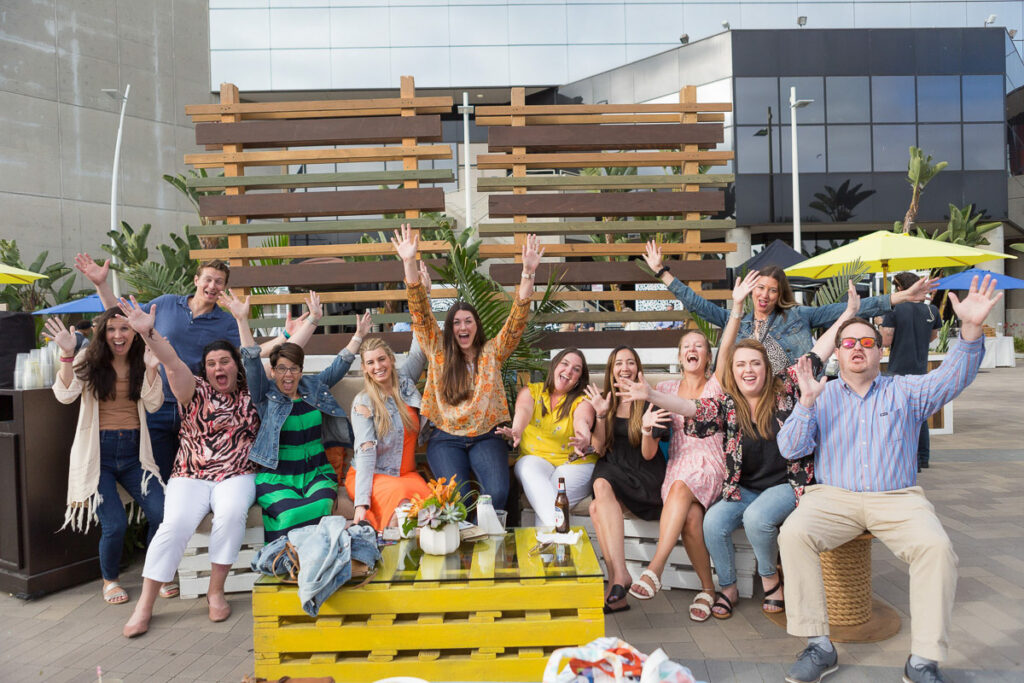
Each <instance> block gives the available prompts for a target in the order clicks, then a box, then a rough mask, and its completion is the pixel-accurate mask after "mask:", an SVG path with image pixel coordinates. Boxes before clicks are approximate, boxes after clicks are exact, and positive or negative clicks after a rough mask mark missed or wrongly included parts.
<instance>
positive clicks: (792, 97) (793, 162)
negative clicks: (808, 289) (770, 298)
mask: <svg viewBox="0 0 1024 683" xmlns="http://www.w3.org/2000/svg"><path fill="white" fill-rule="evenodd" d="M813 101H814V100H798V99H797V98H796V87H790V89H789V137H790V142H791V143H792V144H791V151H790V162H789V163H790V168H791V169H792V171H793V249H794V250H795V251H796V252H797V253H800V251H801V241H802V240H801V238H800V164H799V157H798V156H797V145H796V110H797V109H800V108H801V107H806V106H807V105H808V104H810V103H811V102H813Z"/></svg>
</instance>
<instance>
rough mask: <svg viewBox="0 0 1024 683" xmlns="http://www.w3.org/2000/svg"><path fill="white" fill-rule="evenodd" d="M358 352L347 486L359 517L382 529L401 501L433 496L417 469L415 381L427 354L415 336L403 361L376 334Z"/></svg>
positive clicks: (419, 400)
mask: <svg viewBox="0 0 1024 683" xmlns="http://www.w3.org/2000/svg"><path fill="white" fill-rule="evenodd" d="M360 354H361V356H362V360H363V390H362V391H360V392H359V393H358V394H356V397H355V399H353V401H352V428H353V430H354V431H355V444H356V446H355V448H356V450H355V456H354V458H353V462H352V467H350V468H349V469H348V474H347V475H346V477H345V489H346V490H347V491H348V495H349V497H350V498H351V499H352V501H353V502H354V503H355V506H356V513H355V521H356V522H360V521H362V520H364V519H366V520H368V521H369V522H370V524H372V525H373V528H375V529H377V530H378V531H379V530H380V529H382V528H383V527H385V526H391V525H392V524H393V523H394V521H395V519H394V513H395V508H397V507H398V506H399V505H401V504H402V503H405V502H407V501H411V500H412V499H413V497H415V496H419V497H420V498H423V499H425V498H428V497H430V488H429V487H428V486H427V482H425V481H424V480H423V477H421V476H420V475H419V473H418V472H417V471H416V444H417V443H418V441H419V434H420V405H421V403H422V397H421V396H420V392H419V391H418V390H417V389H416V381H417V380H418V379H419V378H420V375H421V374H422V373H423V367H424V365H426V360H427V359H426V356H424V355H423V351H421V350H420V347H419V344H418V343H417V342H416V338H415V337H413V340H412V346H411V347H410V348H409V353H408V355H407V356H406V358H405V361H403V362H402V364H401V365H398V364H397V363H396V359H395V352H394V351H392V350H391V347H390V346H389V345H388V343H387V342H386V341H384V340H383V339H380V338H377V337H375V338H373V339H367V340H366V341H365V342H363V346H362V348H361V349H360Z"/></svg>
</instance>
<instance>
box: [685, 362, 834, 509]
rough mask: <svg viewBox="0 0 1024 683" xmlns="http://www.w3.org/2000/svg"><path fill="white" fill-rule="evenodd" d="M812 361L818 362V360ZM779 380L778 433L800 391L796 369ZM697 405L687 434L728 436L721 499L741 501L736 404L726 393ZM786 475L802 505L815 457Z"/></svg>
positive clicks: (740, 446)
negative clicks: (801, 498) (780, 385)
mask: <svg viewBox="0 0 1024 683" xmlns="http://www.w3.org/2000/svg"><path fill="white" fill-rule="evenodd" d="M812 358H813V359H814V360H817V359H816V357H813V356H812ZM820 366H821V361H817V363H816V371H817V368H819V367H820ZM776 377H777V378H778V379H780V380H782V386H783V389H782V391H781V392H780V393H778V394H777V395H776V397H775V420H776V423H777V424H776V428H775V431H776V433H778V430H779V429H780V428H781V427H782V423H784V422H785V421H786V418H787V417H789V414H790V413H791V412H793V408H794V407H795V406H796V402H797V401H798V400H800V389H799V387H798V385H797V381H796V370H795V368H793V367H791V368H788V369H786V371H785V372H782V373H779V374H778V375H776ZM694 403H696V404H697V414H696V415H694V416H693V418H692V419H688V420H686V432H687V434H690V435H691V436H698V437H701V438H704V437H708V436H711V435H712V434H717V433H718V432H724V433H725V481H723V482H722V498H723V499H725V500H739V499H740V491H739V486H740V473H741V472H742V470H743V433H742V432H741V431H740V424H739V421H738V420H737V418H736V402H735V401H734V400H733V398H732V397H731V396H729V395H728V394H726V395H725V396H724V397H723V398H701V399H697V400H695V401H694ZM773 438H774V437H773ZM786 472H787V475H788V479H789V483H790V484H791V485H792V486H793V490H794V493H795V494H796V498H797V502H799V500H800V496H801V495H803V492H804V487H805V486H807V485H809V484H811V483H812V480H813V479H814V454H813V453H811V454H810V455H807V456H804V457H803V458H800V459H799V460H793V461H791V462H790V463H789V465H788V467H787V470H786Z"/></svg>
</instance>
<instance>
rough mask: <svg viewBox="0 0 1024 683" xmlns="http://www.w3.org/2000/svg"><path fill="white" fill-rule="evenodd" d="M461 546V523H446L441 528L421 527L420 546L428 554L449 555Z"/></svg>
mask: <svg viewBox="0 0 1024 683" xmlns="http://www.w3.org/2000/svg"><path fill="white" fill-rule="evenodd" d="M458 547H459V525H458V524H445V525H444V526H443V527H441V528H440V529H431V528H430V527H426V526H425V527H421V528H420V548H422V549H423V552H425V553H426V554H428V555H448V554H450V553H453V552H455V551H456V550H457V549H458Z"/></svg>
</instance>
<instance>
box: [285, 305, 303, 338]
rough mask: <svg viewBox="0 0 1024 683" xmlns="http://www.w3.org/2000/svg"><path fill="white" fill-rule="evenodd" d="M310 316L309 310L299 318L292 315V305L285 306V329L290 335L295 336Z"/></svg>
mask: <svg viewBox="0 0 1024 683" xmlns="http://www.w3.org/2000/svg"><path fill="white" fill-rule="evenodd" d="M308 317H309V311H306V312H305V313H303V314H302V315H300V316H299V317H298V318H293V317H292V307H291V306H285V313H284V331H285V332H287V333H288V336H289V337H294V336H295V333H296V332H298V331H299V328H300V327H301V326H302V323H304V322H306V318H308Z"/></svg>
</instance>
